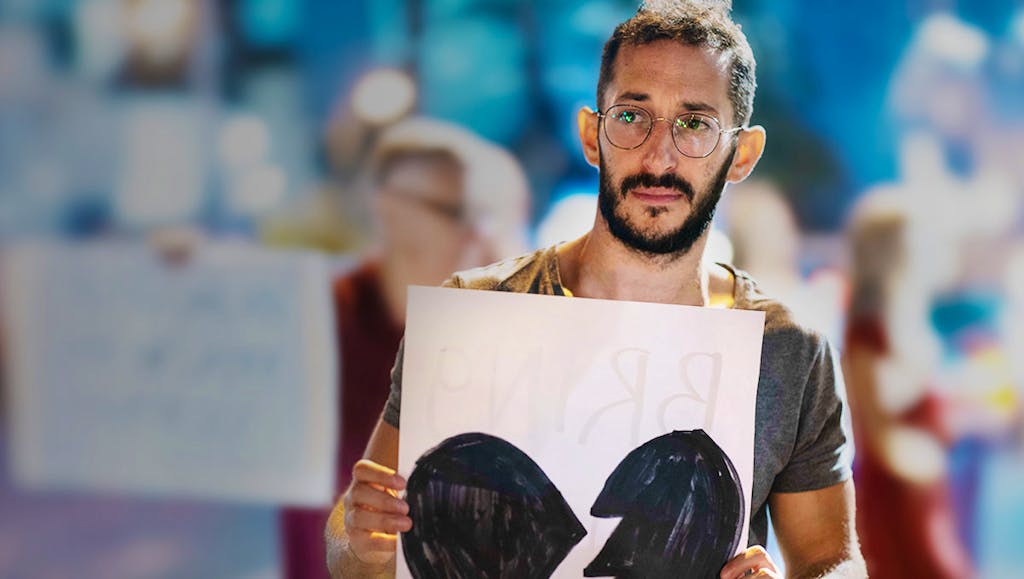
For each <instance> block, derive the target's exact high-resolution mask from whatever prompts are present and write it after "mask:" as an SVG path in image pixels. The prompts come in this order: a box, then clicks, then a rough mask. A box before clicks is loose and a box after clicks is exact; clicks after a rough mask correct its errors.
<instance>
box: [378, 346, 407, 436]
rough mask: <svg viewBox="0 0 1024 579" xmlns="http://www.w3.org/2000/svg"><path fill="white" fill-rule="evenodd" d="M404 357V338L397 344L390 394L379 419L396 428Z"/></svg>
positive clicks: (399, 411)
mask: <svg viewBox="0 0 1024 579" xmlns="http://www.w3.org/2000/svg"><path fill="white" fill-rule="evenodd" d="M404 357H405V338H402V341H401V342H399V344H398V354H396V355H395V365H394V366H392V367H391V394H389V395H388V401H387V404H385V405H384V414H383V416H381V419H382V420H383V421H384V422H386V423H387V424H389V425H391V426H394V427H395V428H398V419H399V417H400V414H401V411H402V360H403V358H404Z"/></svg>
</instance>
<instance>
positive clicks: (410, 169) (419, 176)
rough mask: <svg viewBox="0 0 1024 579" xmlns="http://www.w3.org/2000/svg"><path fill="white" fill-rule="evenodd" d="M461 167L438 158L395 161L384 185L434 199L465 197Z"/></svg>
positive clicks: (410, 158) (408, 158) (409, 158)
mask: <svg viewBox="0 0 1024 579" xmlns="http://www.w3.org/2000/svg"><path fill="white" fill-rule="evenodd" d="M462 177H463V175H462V168H461V167H460V166H459V165H457V164H455V162H453V161H450V160H448V159H444V158H439V157H406V158H403V159H399V160H397V161H395V162H394V164H393V165H392V166H391V167H390V169H389V170H388V172H387V174H386V175H385V177H384V180H383V183H382V185H383V186H384V187H390V188H394V189H398V190H401V191H402V192H403V193H406V194H416V195H420V196H422V197H425V198H432V199H458V198H459V197H461V196H462Z"/></svg>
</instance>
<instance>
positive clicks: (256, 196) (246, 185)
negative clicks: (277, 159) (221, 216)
mask: <svg viewBox="0 0 1024 579" xmlns="http://www.w3.org/2000/svg"><path fill="white" fill-rule="evenodd" d="M287 187H288V178H287V177H286V176H285V174H284V171H283V170H282V169H281V168H280V167H276V166H273V165H263V166H260V167H258V168H256V169H255V170H252V171H248V172H246V173H244V174H243V175H240V176H239V177H238V179H237V180H236V181H235V182H234V183H233V184H232V186H231V188H230V189H229V190H228V200H229V202H230V204H231V207H232V209H234V210H235V211H236V212H237V213H239V214H241V215H246V216H256V215H260V214H262V213H265V212H267V211H269V210H271V209H274V208H276V207H278V206H280V205H281V203H282V202H283V201H284V197H285V193H286V191H287Z"/></svg>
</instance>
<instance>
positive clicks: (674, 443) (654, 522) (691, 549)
mask: <svg viewBox="0 0 1024 579" xmlns="http://www.w3.org/2000/svg"><path fill="white" fill-rule="evenodd" d="M743 503H744V500H743V492H742V490H741V485H740V480H739V475H737V473H736V469H735V468H734V467H733V464H732V461H730V460H729V457H728V456H726V454H725V452H724V451H723V450H722V449H721V448H720V447H719V446H718V445H717V444H715V441H714V440H712V439H711V437H710V436H708V435H707V434H706V433H705V432H704V431H703V430H690V431H675V432H672V433H669V434H666V435H663V436H659V437H657V438H655V439H652V440H650V441H648V442H647V443H645V444H644V445H643V446H641V447H639V448H637V449H636V450H634V451H632V452H630V453H629V454H628V455H627V456H626V458H624V459H623V460H622V462H620V463H619V465H618V466H617V467H616V468H615V471H614V472H612V474H611V476H609V477H608V480H607V481H605V484H604V489H603V490H602V491H601V494H600V495H599V496H598V497H597V501H596V502H595V503H594V506H593V507H592V508H591V510H590V514H591V515H593V516H595V517H602V518H610V517H622V521H621V522H620V523H619V525H618V527H616V528H615V530H614V531H613V532H612V535H611V537H609V539H608V541H607V542H606V543H605V545H604V548H602V549H601V552H600V553H598V555H597V557H596V558H594V560H593V561H592V562H591V563H590V564H589V565H587V568H586V569H584V571H583V575H584V576H585V577H624V578H636V579H639V578H644V579H660V578H672V579H678V578H680V577H685V578H688V579H689V578H693V579H704V578H706V577H718V573H719V572H720V571H721V569H722V566H723V565H725V563H726V562H727V561H728V560H729V559H730V558H731V557H732V555H733V553H735V552H736V548H737V547H738V546H739V541H740V534H741V531H742V524H743V509H744V504H743Z"/></svg>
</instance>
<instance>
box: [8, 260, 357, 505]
mask: <svg viewBox="0 0 1024 579" xmlns="http://www.w3.org/2000/svg"><path fill="white" fill-rule="evenodd" d="M2 276H3V277H2V279H3V284H4V285H3V289H4V291H3V293H2V306H3V310H2V312H0V313H2V316H3V321H4V330H5V333H4V349H5V354H6V355H5V370H6V372H7V385H8V392H7V394H8V402H9V406H10V408H9V412H8V418H9V419H10V422H11V424H10V425H9V426H10V429H9V436H10V447H11V453H10V459H11V463H12V471H13V475H14V476H15V478H16V479H17V480H18V481H19V482H20V483H21V484H23V485H26V486H30V487H41V488H64V489H76V490H81V489H86V490H104V491H125V492H131V493H141V494H147V495H160V496H183V497H199V498H217V499H226V500H238V501H254V502H268V503H290V504H302V505H326V504H329V503H330V501H331V498H332V494H333V484H334V456H335V446H336V437H337V434H336V433H337V425H336V414H337V403H336V390H337V386H336V384H337V378H336V376H337V369H336V366H337V363H336V347H335V344H336V340H335V336H334V332H335V330H334V316H333V307H332V302H331V298H330V280H329V276H328V268H327V266H326V263H325V261H324V260H323V258H322V257H319V256H315V255H310V254H300V253H289V252H271V251H267V250H263V249H258V248H255V247H253V246H247V245H217V244H212V243H211V244H207V245H206V246H204V247H203V248H202V249H201V250H200V251H198V252H197V253H196V254H194V255H192V256H191V257H190V258H189V259H188V260H187V262H186V263H184V264H179V265H173V266H172V265H169V264H167V263H165V262H164V261H163V260H161V259H160V258H159V257H158V256H157V255H156V254H155V252H154V251H153V250H152V249H151V248H149V247H144V246H132V245H126V244H113V243H105V244H90V245H86V246H57V245H49V246H31V247H29V246H26V247H21V248H17V249H13V250H9V251H7V252H5V254H4V256H3V270H2Z"/></svg>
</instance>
